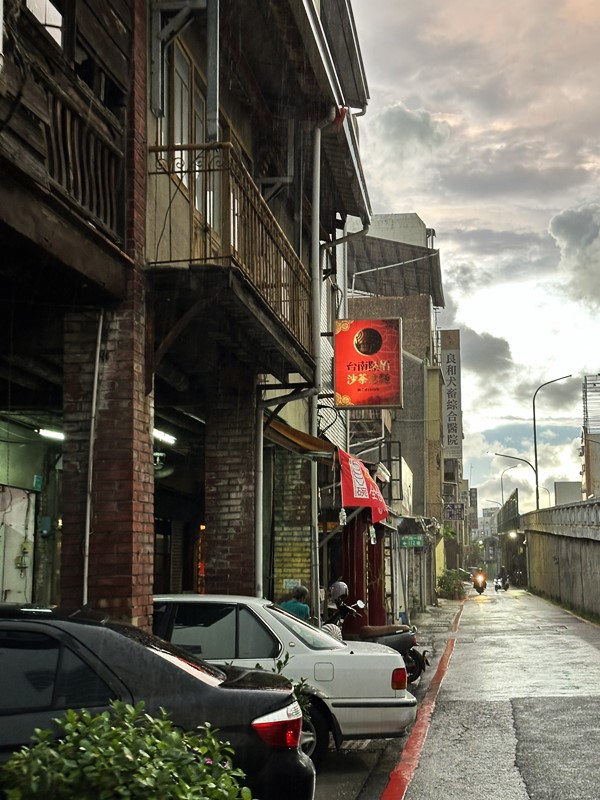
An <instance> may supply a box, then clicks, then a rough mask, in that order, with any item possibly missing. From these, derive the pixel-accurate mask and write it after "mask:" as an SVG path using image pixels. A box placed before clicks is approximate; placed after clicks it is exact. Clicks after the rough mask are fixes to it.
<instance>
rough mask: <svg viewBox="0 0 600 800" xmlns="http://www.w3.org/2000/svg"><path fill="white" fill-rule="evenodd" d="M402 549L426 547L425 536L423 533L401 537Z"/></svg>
mask: <svg viewBox="0 0 600 800" xmlns="http://www.w3.org/2000/svg"><path fill="white" fill-rule="evenodd" d="M398 541H399V544H400V547H404V548H407V547H424V545H425V534H423V533H411V534H408V535H406V536H400V537H399V539H398Z"/></svg>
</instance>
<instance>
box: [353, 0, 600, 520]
mask: <svg viewBox="0 0 600 800" xmlns="http://www.w3.org/2000/svg"><path fill="white" fill-rule="evenodd" d="M352 5H353V10H354V16H355V20H356V25H357V29H358V36H359V42H360V46H361V50H362V55H363V60H364V65H365V70H366V75H367V81H368V85H369V92H370V95H371V100H370V103H369V106H368V109H367V113H366V115H365V116H364V117H361V121H360V122H361V152H362V157H363V162H364V168H365V174H366V178H367V183H368V187H369V194H370V198H371V204H372V206H373V211H374V213H393V212H411V211H412V212H416V213H417V214H418V215H419V216H420V217H421V219H422V220H423V221H424V222H425V224H426V225H427V227H430V228H434V229H435V231H436V235H437V238H436V247H438V248H439V250H440V259H441V264H442V272H443V280H444V293H445V297H446V309H445V310H444V311H443V312H442V313H440V315H439V325H440V327H442V328H459V329H460V330H461V344H462V353H463V379H462V392H463V413H464V428H465V439H464V476H465V478H467V479H469V481H470V485H471V486H475V487H477V488H478V489H479V498H480V505H483V506H486V505H488V506H489V507H492V504H491V503H486V502H485V501H486V500H490V501H494V502H496V503H498V502H499V501H501V499H502V497H501V494H502V488H503V489H504V499H507V497H508V495H509V494H510V492H511V491H512V490H513V489H514V488H517V487H518V488H519V495H520V510H521V512H523V511H528V510H531V509H532V508H534V507H535V500H534V485H535V482H534V472H533V470H532V469H531V468H530V467H529V466H528V465H527V464H525V463H522V462H518V461H514V460H513V461H511V460H510V459H507V458H498V457H493V456H489V455H487V452H488V451H489V452H492V453H493V452H501V453H507V454H509V455H512V456H517V457H520V458H523V459H526V460H527V461H529V462H531V463H533V461H534V455H533V424H532V416H533V395H534V393H535V391H536V389H537V388H538V387H539V386H540V385H541V384H543V383H545V382H547V381H553V380H554V379H556V378H561V377H562V376H565V375H572V376H573V377H572V378H570V379H568V380H564V381H557V382H556V383H554V384H553V385H550V386H546V387H544V388H542V389H541V390H540V391H539V392H538V394H537V397H536V418H537V425H536V430H537V441H538V464H539V482H540V486H541V487H546V488H547V489H548V490H549V491H546V490H544V489H542V488H540V506H541V507H544V506H546V505H548V501H549V497H550V496H551V500H552V503H554V482H555V481H578V480H580V469H581V463H580V459H579V455H578V451H579V446H580V432H581V425H582V421H583V403H582V384H583V376H584V375H595V374H596V373H598V372H600V348H599V338H598V336H597V332H598V325H597V321H596V317H597V313H598V307H599V305H600V268H599V267H600V235H599V233H600V191H599V182H598V178H599V175H600V77H599V76H600V2H599V1H598V0H503V2H502V3H499V2H498V0H453V1H452V2H448V0H419V2H416V0H353V1H352ZM512 466H514V469H511V470H510V471H509V472H505V474H504V476H503V480H502V484H503V485H501V480H500V478H501V475H502V472H503V471H505V470H506V469H507V468H508V467H512Z"/></svg>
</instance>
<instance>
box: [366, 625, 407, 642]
mask: <svg viewBox="0 0 600 800" xmlns="http://www.w3.org/2000/svg"><path fill="white" fill-rule="evenodd" d="M410 631H412V628H411V627H410V625H364V626H363V627H362V628H361V629H360V638H361V639H378V638H379V637H380V636H392V635H394V634H395V633H409V632H410Z"/></svg>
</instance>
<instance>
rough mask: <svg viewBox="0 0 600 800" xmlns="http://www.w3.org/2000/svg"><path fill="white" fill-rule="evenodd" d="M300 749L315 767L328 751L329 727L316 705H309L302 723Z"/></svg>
mask: <svg viewBox="0 0 600 800" xmlns="http://www.w3.org/2000/svg"><path fill="white" fill-rule="evenodd" d="M300 747H301V748H302V752H303V753H304V754H305V755H307V756H308V757H309V758H310V759H311V761H312V762H313V764H314V765H315V767H317V766H318V765H319V764H320V763H321V761H322V760H323V759H324V758H325V755H326V753H327V751H328V750H329V726H328V725H327V720H326V719H325V714H324V713H323V711H322V710H321V709H320V708H319V706H318V704H317V703H314V702H313V703H311V704H310V707H309V711H308V713H307V714H306V715H305V716H304V719H303V721H302V734H301V737H300Z"/></svg>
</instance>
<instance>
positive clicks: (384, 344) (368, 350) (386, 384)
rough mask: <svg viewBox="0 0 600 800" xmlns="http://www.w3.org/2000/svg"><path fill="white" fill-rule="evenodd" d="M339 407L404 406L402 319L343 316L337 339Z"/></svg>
mask: <svg viewBox="0 0 600 800" xmlns="http://www.w3.org/2000/svg"><path fill="white" fill-rule="evenodd" d="M334 353H335V367H334V383H335V387H334V388H335V405H336V407H337V408H353V407H359V408H402V321H401V320H400V319H340V320H337V321H336V323H335V339H334Z"/></svg>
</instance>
